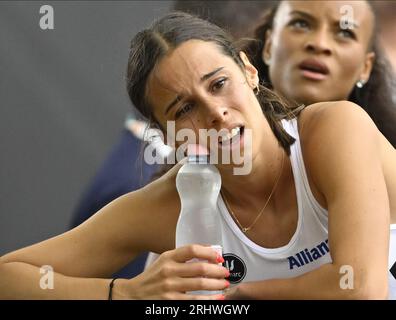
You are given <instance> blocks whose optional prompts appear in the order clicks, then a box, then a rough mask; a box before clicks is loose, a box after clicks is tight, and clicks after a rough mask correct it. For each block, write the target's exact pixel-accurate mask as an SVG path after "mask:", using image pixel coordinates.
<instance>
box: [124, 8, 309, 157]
mask: <svg viewBox="0 0 396 320" xmlns="http://www.w3.org/2000/svg"><path fill="white" fill-rule="evenodd" d="M193 39H194V40H202V41H209V42H213V43H215V44H216V45H217V46H218V47H219V49H220V50H221V51H222V53H223V54H224V55H226V56H229V57H231V58H232V59H233V60H234V61H235V63H236V64H237V65H238V66H239V67H240V68H241V69H242V70H244V63H243V61H242V59H241V58H240V56H239V50H238V48H236V47H235V46H234V44H233V41H232V38H231V36H229V35H228V34H227V33H226V32H225V31H224V30H223V29H221V28H220V27H218V26H216V25H214V24H212V23H210V22H208V21H206V20H202V19H200V18H198V17H195V16H192V15H190V14H187V13H183V12H172V13H169V14H167V15H165V16H164V17H162V18H161V19H159V20H157V21H155V22H154V24H153V25H152V26H151V28H149V29H146V30H143V31H141V32H139V33H138V34H137V35H136V36H135V37H134V38H133V40H132V42H131V47H130V55H129V60H128V69H127V90H128V94H129V97H130V99H131V101H132V103H133V105H134V106H135V107H136V108H137V109H138V110H139V111H140V113H141V114H142V115H143V116H145V117H146V118H147V119H149V121H150V123H151V124H152V125H154V126H155V125H156V126H157V127H159V128H161V126H160V125H159V123H158V121H157V120H156V119H155V117H154V115H153V112H152V111H153V110H152V106H150V104H149V101H148V97H147V83H148V79H149V76H150V74H151V72H152V71H153V70H154V69H155V67H156V65H157V64H158V62H159V61H160V60H161V59H162V58H163V57H164V56H165V55H166V54H167V53H168V52H169V51H170V50H172V49H175V48H177V47H178V46H179V45H181V44H182V43H184V42H186V41H188V40H193ZM257 99H258V101H259V103H260V105H261V107H262V110H263V113H264V115H265V117H266V118H267V120H268V122H269V125H270V127H271V129H272V131H273V133H274V135H275V136H276V138H277V139H278V141H279V143H280V145H281V146H282V147H283V148H284V149H285V150H286V152H287V153H288V154H289V153H290V145H291V144H292V143H293V142H294V141H295V139H294V138H293V137H292V136H290V135H289V134H288V133H287V132H286V131H285V130H284V129H283V127H282V125H280V120H281V119H283V118H293V117H295V116H297V114H298V112H299V111H300V110H301V109H302V107H298V106H290V105H289V106H287V104H288V102H287V101H286V100H284V99H281V98H280V97H279V96H278V95H276V94H275V93H274V92H272V91H271V90H269V89H268V88H266V87H263V86H260V91H259V93H258V95H257Z"/></svg>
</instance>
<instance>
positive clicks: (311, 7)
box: [277, 0, 374, 28]
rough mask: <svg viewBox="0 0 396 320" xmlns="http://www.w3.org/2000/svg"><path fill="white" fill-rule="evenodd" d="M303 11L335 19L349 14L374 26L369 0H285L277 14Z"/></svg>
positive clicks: (358, 20) (357, 20)
mask: <svg viewBox="0 0 396 320" xmlns="http://www.w3.org/2000/svg"><path fill="white" fill-rule="evenodd" d="M296 11H302V12H306V13H309V14H311V15H312V16H313V17H315V18H320V19H322V18H330V19H332V20H334V21H340V20H341V19H344V18H345V17H346V15H349V16H350V17H351V18H352V19H354V20H356V22H358V23H359V24H365V25H368V27H369V28H370V27H372V26H373V23H374V20H373V12H372V10H371V8H370V5H369V4H368V2H367V1H360V0H358V1H356V0H353V1H352V0H345V1H343V0H337V1H331V0H325V1H310V0H308V1H307V0H305V1H293V0H285V1H282V3H281V4H280V6H279V9H278V11H277V16H285V15H288V14H291V13H292V12H296Z"/></svg>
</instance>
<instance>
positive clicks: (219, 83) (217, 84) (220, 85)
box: [211, 78, 227, 92]
mask: <svg viewBox="0 0 396 320" xmlns="http://www.w3.org/2000/svg"><path fill="white" fill-rule="evenodd" d="M226 81H227V78H221V79H220V80H218V81H216V82H215V83H214V84H213V85H212V87H211V90H212V92H215V91H218V90H220V89H221V88H223V87H224V84H225V82H226Z"/></svg>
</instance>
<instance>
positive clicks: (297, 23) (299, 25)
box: [289, 18, 309, 29]
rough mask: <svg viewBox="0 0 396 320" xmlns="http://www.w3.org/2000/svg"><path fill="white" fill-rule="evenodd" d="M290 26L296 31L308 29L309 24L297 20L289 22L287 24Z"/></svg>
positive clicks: (299, 19)
mask: <svg viewBox="0 0 396 320" xmlns="http://www.w3.org/2000/svg"><path fill="white" fill-rule="evenodd" d="M289 25H290V26H292V27H295V28H297V29H308V28H309V23H308V21H306V20H304V19H301V18H298V19H294V20H292V21H290V23H289Z"/></svg>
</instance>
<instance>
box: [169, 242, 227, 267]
mask: <svg viewBox="0 0 396 320" xmlns="http://www.w3.org/2000/svg"><path fill="white" fill-rule="evenodd" d="M169 254H170V255H171V257H172V258H173V259H174V260H175V261H177V262H187V261H189V260H191V259H194V258H195V259H200V260H207V261H208V262H211V263H222V262H224V260H223V257H221V256H219V254H218V253H217V252H216V251H215V250H213V249H212V248H211V247H209V246H208V247H206V246H202V245H199V244H192V245H188V246H184V247H180V248H178V249H176V250H172V251H169Z"/></svg>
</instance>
